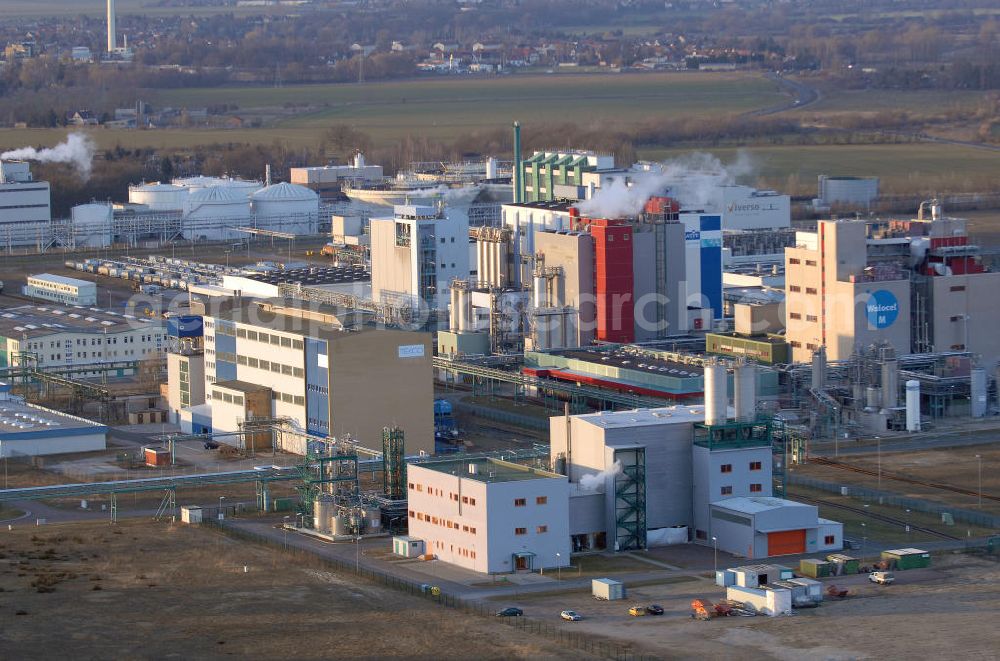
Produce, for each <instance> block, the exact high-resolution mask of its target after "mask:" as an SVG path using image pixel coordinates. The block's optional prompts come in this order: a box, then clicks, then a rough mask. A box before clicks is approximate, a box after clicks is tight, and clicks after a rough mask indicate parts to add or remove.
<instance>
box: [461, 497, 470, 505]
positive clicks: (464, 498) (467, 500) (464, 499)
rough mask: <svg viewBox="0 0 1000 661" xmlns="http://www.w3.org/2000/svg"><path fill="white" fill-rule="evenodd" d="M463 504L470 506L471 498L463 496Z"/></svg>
mask: <svg viewBox="0 0 1000 661" xmlns="http://www.w3.org/2000/svg"><path fill="white" fill-rule="evenodd" d="M462 502H463V503H465V504H466V505H468V504H469V497H468V496H462Z"/></svg>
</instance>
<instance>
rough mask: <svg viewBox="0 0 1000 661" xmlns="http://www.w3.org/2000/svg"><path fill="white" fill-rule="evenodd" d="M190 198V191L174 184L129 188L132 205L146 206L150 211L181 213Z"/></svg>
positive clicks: (140, 185) (155, 184) (154, 184)
mask: <svg viewBox="0 0 1000 661" xmlns="http://www.w3.org/2000/svg"><path fill="white" fill-rule="evenodd" d="M187 197H188V189H186V188H184V187H183V186H174V185H173V184H161V183H160V182H158V181H157V182H154V183H151V184H139V185H138V186H129V187H128V201H129V203H130V204H144V205H146V206H147V207H149V210H150V211H180V210H181V209H183V208H184V201H185V200H186V199H187Z"/></svg>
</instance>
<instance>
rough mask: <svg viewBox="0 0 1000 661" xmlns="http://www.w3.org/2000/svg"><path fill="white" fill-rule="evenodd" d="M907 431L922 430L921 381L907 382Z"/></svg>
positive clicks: (912, 380)
mask: <svg viewBox="0 0 1000 661" xmlns="http://www.w3.org/2000/svg"><path fill="white" fill-rule="evenodd" d="M906 431H920V382H919V381H917V380H916V379H911V380H910V381H907V382H906Z"/></svg>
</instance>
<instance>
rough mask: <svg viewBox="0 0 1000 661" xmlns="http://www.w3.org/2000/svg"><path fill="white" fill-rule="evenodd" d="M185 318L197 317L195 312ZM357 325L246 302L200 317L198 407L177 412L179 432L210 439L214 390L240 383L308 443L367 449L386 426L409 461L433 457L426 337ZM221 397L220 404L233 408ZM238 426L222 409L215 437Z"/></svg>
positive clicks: (337, 312)
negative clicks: (326, 441)
mask: <svg viewBox="0 0 1000 661" xmlns="http://www.w3.org/2000/svg"><path fill="white" fill-rule="evenodd" d="M192 310H193V311H195V312H198V311H204V310H203V308H202V307H201V306H198V305H197V304H196V305H195V306H193V308H192ZM355 317H356V315H355V313H354V312H353V311H350V310H341V309H336V308H330V307H327V306H312V307H310V308H308V309H307V308H305V307H297V306H295V305H293V304H291V303H285V302H283V301H275V302H267V301H248V300H245V299H236V300H234V301H232V302H229V303H227V304H225V305H221V306H218V309H216V310H212V311H211V312H209V313H206V314H205V316H204V347H205V349H204V361H205V363H204V364H205V369H204V371H205V374H204V382H205V386H204V391H205V404H204V405H202V406H201V407H198V406H196V405H194V403H192V408H190V409H182V410H181V411H180V419H181V425H182V428H185V430H195V429H199V428H200V429H208V428H210V429H212V430H214V429H215V428H216V420H215V415H216V411H215V399H214V390H213V387H214V386H215V385H216V384H220V383H226V382H229V383H233V382H241V383H243V384H253V385H255V386H266V387H267V388H269V389H270V396H271V406H270V412H269V415H270V417H272V418H282V419H286V420H288V421H289V422H290V423H291V424H292V425H293V426H294V427H296V428H298V429H301V430H303V431H307V432H308V433H310V434H315V435H318V436H338V437H339V436H344V435H346V434H350V435H351V436H352V437H353V438H354V439H356V440H358V442H360V443H361V444H362V445H369V446H374V445H376V444H377V443H378V441H379V440H380V439H381V438H382V429H383V427H385V426H386V425H394V426H398V427H399V428H400V429H402V430H403V432H404V433H405V435H406V453H407V454H408V455H415V454H419V453H420V452H421V451H424V452H427V453H433V452H434V419H433V415H434V414H433V399H434V398H433V374H432V367H431V357H432V352H433V350H432V347H431V338H430V335H429V334H427V333H417V332H408V331H402V330H395V329H389V328H385V329H383V328H375V327H374V326H370V325H360V326H358V325H355V324H354V323H353V322H354V321H355ZM178 360H180V359H179V358H178ZM171 387H172V386H171ZM221 394H222V395H223V400H222V402H223V404H230V403H231V404H233V405H234V406H235V400H234V401H233V402H226V401H225V394H226V393H221ZM229 394H230V396H231V398H232V396H233V393H232V392H230V393H229ZM210 395H211V396H210ZM245 403H246V402H244V404H245ZM254 415H255V416H256V417H259V415H257V413H256V412H255V413H254ZM246 416H247V413H246V412H244V413H243V414H242V417H243V418H244V420H245V419H246ZM239 417H241V414H239V413H235V412H233V411H232V410H230V409H226V414H225V416H224V419H223V418H220V419H219V423H218V424H219V425H220V429H221V428H222V427H232V426H233V424H235V422H234V421H235V420H236V419H237V418H239ZM225 431H231V429H226V430H225Z"/></svg>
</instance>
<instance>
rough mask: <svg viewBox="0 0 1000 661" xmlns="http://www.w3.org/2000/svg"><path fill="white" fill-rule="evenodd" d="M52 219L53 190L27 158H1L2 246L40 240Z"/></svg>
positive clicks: (0, 242)
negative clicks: (33, 171) (34, 174)
mask: <svg viewBox="0 0 1000 661" xmlns="http://www.w3.org/2000/svg"><path fill="white" fill-rule="evenodd" d="M51 222H52V193H51V191H50V189H49V183H48V182H47V181H35V180H34V178H33V177H32V176H31V169H30V167H29V165H28V163H27V162H25V161H0V247H5V248H10V247H12V246H15V245H30V244H37V243H39V242H41V241H42V239H43V238H44V237H45V236H46V233H47V232H48V226H49V224H50V223H51Z"/></svg>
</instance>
